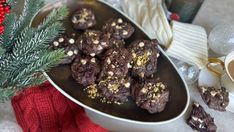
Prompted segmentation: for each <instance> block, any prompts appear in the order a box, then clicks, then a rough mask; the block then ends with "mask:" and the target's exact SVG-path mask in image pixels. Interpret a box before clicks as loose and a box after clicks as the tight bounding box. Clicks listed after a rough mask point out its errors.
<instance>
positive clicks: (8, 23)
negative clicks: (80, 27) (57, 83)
mask: <svg viewBox="0 0 234 132" xmlns="http://www.w3.org/2000/svg"><path fill="white" fill-rule="evenodd" d="M9 3H10V4H12V5H14V4H15V3H14V0H10V2H9ZM42 6H43V1H42V0H25V4H24V9H23V12H22V14H21V15H20V16H19V17H18V18H17V17H16V15H15V14H14V13H11V14H9V15H8V16H7V18H6V19H5V21H4V26H5V32H4V34H3V35H2V36H0V102H3V101H5V100H8V99H10V98H11V97H12V96H13V95H14V94H15V92H17V91H20V90H21V89H22V88H24V87H28V86H31V85H36V84H40V83H42V82H43V81H44V80H45V78H44V76H43V74H42V72H43V71H46V70H48V69H49V68H51V67H53V66H55V65H56V64H57V63H58V62H59V61H60V60H61V59H62V58H63V57H64V51H63V50H62V49H60V50H54V51H51V48H50V46H49V42H51V41H52V40H53V39H54V38H55V37H57V36H58V35H59V34H60V33H61V32H63V31H64V27H63V25H62V20H63V19H64V18H65V17H66V16H67V15H68V10H67V8H66V7H65V6H63V7H60V8H58V9H54V10H53V11H52V12H51V13H50V14H49V15H48V16H47V18H46V19H45V20H44V21H43V22H42V23H41V24H40V25H39V26H38V27H32V26H31V23H32V21H33V19H34V17H35V16H36V14H37V13H38V11H39V9H41V8H42ZM13 7H14V6H13Z"/></svg>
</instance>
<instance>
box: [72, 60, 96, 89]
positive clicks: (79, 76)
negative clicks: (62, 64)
mask: <svg viewBox="0 0 234 132" xmlns="http://www.w3.org/2000/svg"><path fill="white" fill-rule="evenodd" d="M71 71H72V77H73V78H74V79H75V80H76V81H77V82H78V83H79V84H82V85H83V86H88V85H92V84H94V83H95V81H96V79H97V77H98V74H99V72H100V65H99V61H98V60H97V59H96V58H95V57H90V56H82V57H81V58H76V60H75V61H74V62H73V64H72V66H71Z"/></svg>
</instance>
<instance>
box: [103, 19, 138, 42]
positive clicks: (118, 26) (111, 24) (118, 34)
mask: <svg viewBox="0 0 234 132" xmlns="http://www.w3.org/2000/svg"><path fill="white" fill-rule="evenodd" d="M102 29H103V31H104V32H105V33H107V34H109V37H113V38H116V39H127V38H129V37H131V35H132V34H133V33H134V31H135V29H134V28H133V26H132V25H131V24H129V23H127V22H124V21H123V19H122V18H118V19H109V20H108V21H107V22H106V23H105V25H104V26H103V28H102Z"/></svg>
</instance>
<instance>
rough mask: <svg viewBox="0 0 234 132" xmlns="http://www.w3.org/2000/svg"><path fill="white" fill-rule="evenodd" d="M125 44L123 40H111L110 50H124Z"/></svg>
mask: <svg viewBox="0 0 234 132" xmlns="http://www.w3.org/2000/svg"><path fill="white" fill-rule="evenodd" d="M124 45H125V42H124V40H123V39H115V38H110V48H122V47H124Z"/></svg>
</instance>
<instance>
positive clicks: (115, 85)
mask: <svg viewBox="0 0 234 132" xmlns="http://www.w3.org/2000/svg"><path fill="white" fill-rule="evenodd" d="M130 85H131V80H130V78H118V77H114V76H109V77H106V78H105V79H103V80H101V81H100V82H99V83H98V90H99V91H100V95H101V96H102V97H104V98H105V99H107V101H110V102H114V103H124V102H126V101H127V100H128V97H129V95H130Z"/></svg>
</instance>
